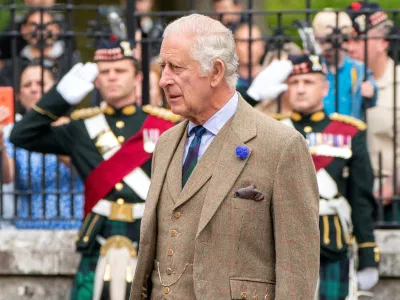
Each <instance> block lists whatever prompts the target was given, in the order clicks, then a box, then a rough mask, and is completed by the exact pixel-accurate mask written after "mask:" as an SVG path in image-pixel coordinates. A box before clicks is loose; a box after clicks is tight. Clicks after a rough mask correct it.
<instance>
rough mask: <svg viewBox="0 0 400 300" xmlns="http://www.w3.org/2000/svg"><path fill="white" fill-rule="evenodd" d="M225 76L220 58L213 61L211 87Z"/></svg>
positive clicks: (223, 65)
mask: <svg viewBox="0 0 400 300" xmlns="http://www.w3.org/2000/svg"><path fill="white" fill-rule="evenodd" d="M224 76H225V64H224V63H223V62H222V60H220V59H216V60H215V61H214V68H213V70H212V72H211V78H210V84H211V87H216V86H218V85H219V84H220V83H221V81H222V80H223V78H224Z"/></svg>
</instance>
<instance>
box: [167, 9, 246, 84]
mask: <svg viewBox="0 0 400 300" xmlns="http://www.w3.org/2000/svg"><path fill="white" fill-rule="evenodd" d="M173 33H183V34H187V35H188V36H190V37H195V38H194V39H193V43H192V46H191V51H190V52H191V57H192V58H193V59H194V60H196V61H198V62H199V64H200V72H201V73H202V75H206V74H208V73H210V72H212V70H213V68H214V62H215V60H216V59H220V60H221V61H222V62H223V63H224V65H225V75H224V78H225V81H226V82H227V84H228V85H229V87H231V88H235V87H236V83H237V80H238V75H237V70H238V66H239V61H238V57H237V55H236V50H235V40H234V37H233V34H232V31H230V30H229V29H228V28H226V27H225V26H224V25H223V24H222V23H221V22H219V21H217V20H214V19H212V18H210V17H207V16H204V15H200V14H192V15H189V16H185V17H182V18H179V19H177V20H175V21H173V22H172V23H170V24H169V25H168V26H167V28H165V31H164V34H163V37H164V38H166V37H167V36H168V35H170V34H173Z"/></svg>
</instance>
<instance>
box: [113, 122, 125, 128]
mask: <svg viewBox="0 0 400 300" xmlns="http://www.w3.org/2000/svg"><path fill="white" fill-rule="evenodd" d="M115 125H116V126H117V128H119V129H121V128H124V126H125V123H124V121H117V123H116V124H115Z"/></svg>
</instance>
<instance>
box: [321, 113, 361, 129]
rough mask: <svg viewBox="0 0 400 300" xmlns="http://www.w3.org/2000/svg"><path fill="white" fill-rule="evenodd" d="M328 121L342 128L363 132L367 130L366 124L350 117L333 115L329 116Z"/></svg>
mask: <svg viewBox="0 0 400 300" xmlns="http://www.w3.org/2000/svg"><path fill="white" fill-rule="evenodd" d="M329 119H330V120H331V121H334V122H337V123H339V124H340V125H342V126H347V127H353V128H355V129H357V130H358V131H365V130H366V129H367V124H366V123H365V122H363V121H362V120H359V119H357V118H354V117H351V116H347V115H341V114H338V113H333V114H331V115H330V116H329Z"/></svg>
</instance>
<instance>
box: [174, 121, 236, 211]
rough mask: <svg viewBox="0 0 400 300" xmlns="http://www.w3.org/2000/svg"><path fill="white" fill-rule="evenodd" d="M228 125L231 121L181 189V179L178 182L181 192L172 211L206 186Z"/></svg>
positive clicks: (209, 147) (212, 143) (225, 136)
mask: <svg viewBox="0 0 400 300" xmlns="http://www.w3.org/2000/svg"><path fill="white" fill-rule="evenodd" d="M230 123H231V121H228V122H227V124H226V125H225V126H224V127H223V128H222V129H221V131H220V132H219V133H218V134H217V136H216V137H215V138H214V140H213V141H212V142H211V144H210V145H209V146H208V148H207V150H206V151H205V152H204V154H203V156H202V157H201V158H200V160H199V162H198V163H197V165H196V167H195V169H194V170H193V173H192V174H191V175H190V177H189V179H188V181H187V183H186V184H185V186H184V188H183V189H182V179H181V180H180V183H181V186H180V188H181V190H182V192H181V193H180V195H179V198H178V200H177V201H176V203H175V206H174V209H175V208H177V207H178V206H180V205H182V204H183V203H185V202H186V201H188V200H189V199H190V198H191V197H193V195H195V194H196V192H197V191H198V190H200V189H201V188H202V186H203V185H204V184H206V182H207V181H208V180H209V179H210V177H211V175H212V174H213V170H214V167H215V163H216V162H217V160H218V157H219V154H220V152H221V149H222V147H223V145H224V143H225V140H226V139H227V135H228V132H229V124H230ZM182 164H183V161H182V160H181V162H180V168H181V170H182ZM180 176H181V177H182V171H181V172H180Z"/></svg>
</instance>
